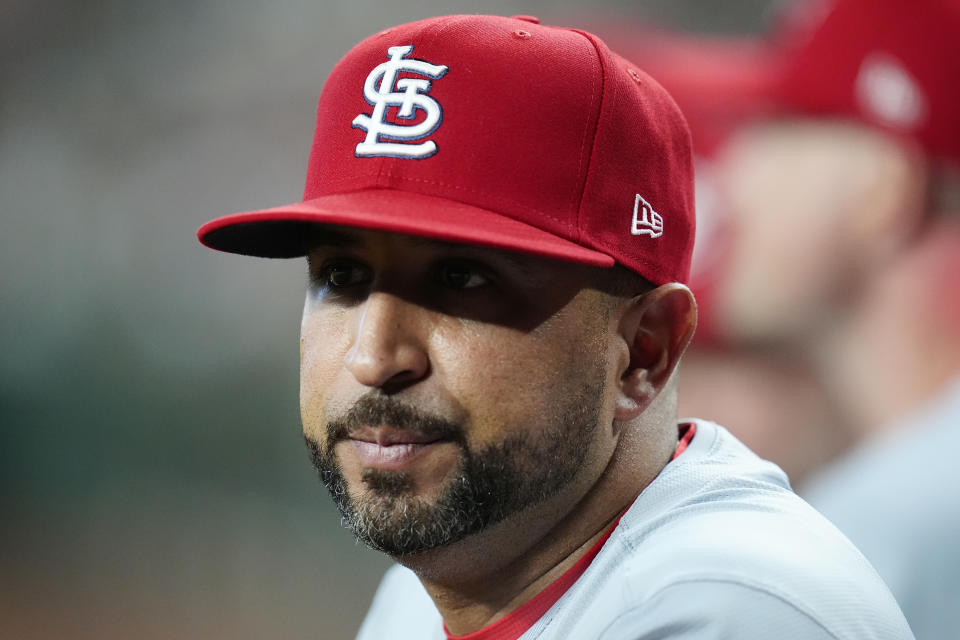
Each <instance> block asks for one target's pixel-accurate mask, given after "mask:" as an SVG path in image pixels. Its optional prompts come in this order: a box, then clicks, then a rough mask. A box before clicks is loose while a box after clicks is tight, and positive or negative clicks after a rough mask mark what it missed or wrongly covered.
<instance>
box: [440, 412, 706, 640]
mask: <svg viewBox="0 0 960 640" xmlns="http://www.w3.org/2000/svg"><path fill="white" fill-rule="evenodd" d="M696 432H697V426H696V425H695V424H693V423H687V424H682V425H680V431H679V442H678V443H677V448H676V449H675V450H674V452H673V457H672V458H670V460H671V461H673V460H676V459H677V457H678V456H679V455H680V454H681V453H683V452H684V451H686V449H687V446H689V444H690V441H691V440H693V436H694V435H695V434H696ZM624 513H625V512H624ZM620 516H621V517H622V516H623V514H620ZM618 524H620V518H617V521H616V522H614V523H613V525H612V526H611V527H610V528H609V529H607V532H606V533H604V534H603V537H602V538H600V539H599V540H598V541H597V543H596V544H595V545H593V547H591V548H590V551H588V552H587V554H586V555H585V556H583V557H582V558H580V559H579V560H577V562H576V564H574V565H573V566H572V567H570V568H569V569H567V571H566V572H565V573H564V574H563V575H562V576H560V577H559V578H557V579H556V580H555V581H554V582H553V583H551V584H550V586H548V587H547V588H546V589H544V590H543V591H541V592H540V593H538V594H537V595H535V596H534V597H533V598H532V599H530V600H528V601H527V602H525V603H524V604H523V605H521V606H520V607H519V608H518V609H516V610H514V611H512V612H511V613H509V614H508V615H506V616H505V617H503V618H500V619H499V620H497V621H496V622H494V623H492V624H489V625H487V626H486V627H484V628H482V629H480V630H479V631H474V632H473V633H468V634H467V635H464V636H454V635H451V634H450V632H449V631H448V630H447V625H443V632H444V633H445V634H446V636H447V640H517V638H519V637H520V636H522V635H523V634H524V633H526V632H527V630H529V629H530V627H532V626H533V625H534V623H535V622H536V621H537V620H539V619H540V618H541V616H543V614H545V613H546V612H547V610H549V609H550V607H552V606H553V605H554V604H556V602H557V600H559V599H560V598H561V597H562V596H563V594H564V593H566V592H567V589H569V588H570V587H572V586H573V583H574V582H576V581H577V578H579V577H580V576H582V575H583V572H584V571H586V570H587V567H589V566H590V563H591V562H593V559H594V558H596V557H597V554H598V553H600V549H602V548H603V545H604V543H606V541H607V539H608V538H610V534H612V533H613V530H614V529H616V528H617V525H618Z"/></svg>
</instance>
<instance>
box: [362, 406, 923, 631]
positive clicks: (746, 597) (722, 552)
mask: <svg viewBox="0 0 960 640" xmlns="http://www.w3.org/2000/svg"><path fill="white" fill-rule="evenodd" d="M695 422H696V425H697V431H696V435H695V436H694V438H693V441H692V442H691V443H690V446H689V447H688V448H687V450H686V451H685V452H684V453H683V454H682V455H680V456H679V457H678V458H676V459H675V460H674V461H672V462H670V463H669V464H668V465H667V466H666V467H665V468H664V470H663V471H662V472H661V473H660V475H659V476H658V477H657V478H656V480H654V481H653V482H652V483H651V484H650V485H649V486H648V487H647V488H646V489H645V490H644V491H643V493H641V494H640V496H639V497H638V498H637V499H636V501H635V502H634V503H633V505H632V506H631V507H630V509H629V510H628V511H627V512H626V513H625V514H624V516H623V517H622V518H621V520H620V523H619V524H618V525H617V527H616V529H615V530H614V531H613V533H612V535H611V536H610V538H609V539H608V540H607V542H606V543H605V544H604V545H603V548H602V549H601V550H600V553H599V554H598V555H597V557H596V558H595V559H594V561H593V562H592V563H591V564H590V566H589V567H588V568H587V570H586V571H585V572H584V573H583V575H581V576H580V578H579V579H578V580H577V581H576V582H575V583H574V585H573V586H572V587H571V588H570V589H569V590H568V591H567V592H566V593H565V594H564V595H563V596H562V597H561V598H560V599H559V600H558V601H557V602H556V604H554V605H553V607H551V608H550V610H549V611H547V613H546V614H544V615H543V616H542V617H541V618H540V619H539V620H538V621H537V622H536V623H535V624H534V625H533V627H532V628H530V629H529V630H528V631H527V632H526V633H525V634H524V635H523V636H522V639H523V640H534V639H539V640H548V639H561V638H565V639H571V638H575V639H577V640H592V639H594V638H596V639H599V640H640V639H650V640H653V639H658V640H659V639H663V638H704V639H706V638H730V639H735V638H748V639H752V638H776V639H777V640H790V639H794V638H796V639H797V640H801V639H802V640H811V639H817V638H834V639H854V638H856V639H857V640H862V639H866V638H889V639H891V640H892V639H902V638H912V637H913V636H912V634H911V633H910V629H909V627H908V626H907V623H906V621H905V620H904V618H903V615H902V614H901V613H900V609H899V608H898V606H897V603H896V602H895V601H894V599H893V596H891V595H890V592H889V591H888V590H887V588H886V586H885V585H884V584H883V582H882V581H881V580H880V578H879V577H878V576H877V574H876V572H874V570H873V568H872V567H871V566H870V564H869V563H868V562H867V561H866V560H865V559H864V557H863V556H862V555H861V554H860V553H859V552H858V551H857V550H856V549H855V548H854V547H853V545H852V544H851V543H850V542H849V541H848V540H847V539H846V538H845V537H844V536H843V535H842V534H841V533H840V532H839V531H837V529H836V528H834V526H833V525H831V524H830V523H829V522H828V521H827V520H826V519H825V518H823V517H822V516H821V515H820V514H818V513H817V512H816V511H814V510H813V509H812V508H811V507H810V506H809V505H807V504H806V503H805V502H804V501H803V500H801V499H800V498H798V497H797V496H796V495H795V494H794V493H793V492H792V491H791V490H790V488H789V484H788V482H787V478H786V476H785V475H784V474H783V472H782V471H781V470H780V469H779V468H778V467H777V466H776V465H774V464H772V463H770V462H766V461H764V460H761V459H760V458H758V457H757V456H756V455H754V454H753V453H752V452H750V451H749V450H748V449H747V448H746V447H745V446H744V445H742V444H741V443H740V442H739V441H738V440H736V439H735V438H734V437H733V436H731V435H730V434H729V433H728V432H727V431H726V430H725V429H724V428H723V427H720V426H718V425H715V424H713V423H710V422H705V421H695ZM382 638H390V639H391V640H431V639H435V640H442V639H443V638H444V633H443V630H442V622H441V619H440V615H439V613H438V612H437V610H436V609H435V608H434V606H433V603H432V602H431V600H430V598H429V597H428V596H427V594H426V592H425V591H424V590H423V587H422V586H421V585H420V583H419V581H418V580H417V578H416V576H415V575H413V573H411V572H410V571H409V570H407V569H404V568H402V567H394V568H392V569H391V570H390V571H388V573H387V575H386V576H385V577H384V580H383V583H382V584H381V586H380V588H379V590H378V591H377V594H376V596H375V598H374V601H373V604H372V606H371V609H370V612H369V613H368V615H367V618H366V620H365V621H364V623H363V626H362V627H361V629H360V634H359V636H358V640H375V639H377V640H379V639H382Z"/></svg>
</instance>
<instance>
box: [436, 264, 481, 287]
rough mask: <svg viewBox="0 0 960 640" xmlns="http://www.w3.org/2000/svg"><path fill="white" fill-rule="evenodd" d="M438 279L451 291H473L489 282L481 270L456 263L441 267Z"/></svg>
mask: <svg viewBox="0 0 960 640" xmlns="http://www.w3.org/2000/svg"><path fill="white" fill-rule="evenodd" d="M437 278H438V279H439V280H440V284H442V285H443V286H445V287H447V288H449V289H473V288H475V287H482V286H483V285H485V284H487V283H488V282H489V280H488V279H487V277H486V276H484V275H483V274H482V273H480V271H479V269H477V268H475V267H472V266H470V265H468V264H461V263H456V262H451V263H447V264H442V265H440V268H439V269H438V271H437Z"/></svg>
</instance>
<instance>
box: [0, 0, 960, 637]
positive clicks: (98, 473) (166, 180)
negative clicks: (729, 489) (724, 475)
mask: <svg viewBox="0 0 960 640" xmlns="http://www.w3.org/2000/svg"><path fill="white" fill-rule="evenodd" d="M836 5H837V9H836V10H831V9H830V7H831V6H832V2H821V1H820V0H810V1H805V0H797V1H796V2H793V3H789V2H782V1H778V0H729V1H720V0H712V1H710V2H704V1H698V0H636V1H633V2H627V1H617V0H601V1H595V2H586V1H583V2H576V1H573V0H566V1H563V2H556V1H554V2H547V1H545V0H529V1H526V2H506V1H494V2H487V3H484V4H483V5H478V4H476V3H474V4H471V3H467V2H462V1H457V2H445V3H442V4H441V3H438V2H435V1H434V0H405V1H403V2H397V3H375V2H371V1H370V0H354V1H352V2H342V3H327V2H309V1H308V0H280V1H275V2H269V3H268V2H263V1H256V0H234V1H231V2H228V1H227V0H207V1H203V2H187V1H185V0H171V1H169V2H166V3H155V2H143V1H139V0H136V1H130V0H128V1H126V2H120V1H119V0H104V1H102V2H97V3H81V2H77V1H75V0H74V1H68V0H46V1H39V2H26V1H25V0H0V60H2V62H3V64H2V65H0V216H2V218H0V220H2V224H3V227H2V233H0V309H2V313H0V348H2V357H0V637H3V638H17V639H21V638H22V639H36V638H98V639H104V640H106V639H111V638H129V637H136V638H145V639H152V638H158V639H159V638H220V637H224V638H226V637H230V638H238V639H242V638H263V637H276V638H320V639H337V638H351V637H353V635H354V633H355V631H356V629H357V627H358V625H359V623H360V620H361V619H362V616H363V614H364V612H365V611H366V608H367V606H368V604H369V601H370V598H371V596H372V594H373V591H374V589H375V587H376V584H377V582H378V580H379V578H380V575H381V574H382V572H383V571H384V569H385V568H386V567H387V566H388V561H387V560H386V559H385V558H384V557H382V556H380V555H379V554H377V553H374V552H371V551H369V550H367V549H365V548H364V547H362V546H359V545H357V544H356V543H355V542H354V540H353V539H352V538H351V537H350V536H349V535H348V534H346V533H345V532H344V531H343V530H342V529H341V528H340V526H339V517H338V515H337V513H336V511H335V509H334V507H333V506H332V504H331V503H330V502H329V500H328V498H327V496H326V491H325V490H324V489H323V488H322V486H321V485H320V483H319V482H318V481H317V479H316V477H315V474H314V472H313V470H312V468H311V467H310V464H309V461H308V457H307V455H306V452H305V449H304V446H303V439H302V436H301V434H300V425H299V416H298V408H297V347H298V329H299V319H300V311H301V304H302V299H303V289H304V285H305V267H304V264H303V263H302V261H300V260H292V261H284V260H277V261H271V260H253V259H246V258H240V257H237V256H234V255H227V254H220V253H216V252H213V251H210V250H208V249H205V248H204V247H202V246H201V245H200V244H199V243H198V242H197V241H196V239H195V235H194V234H195V230H196V228H197V227H198V226H199V225H200V224H202V223H204V222H206V221H207V220H210V219H212V218H214V217H217V216H220V215H223V214H226V213H232V212H235V211H244V210H251V209H256V208H261V207H267V206H272V205H277V204H282V203H287V202H292V201H295V200H296V199H297V198H299V197H300V195H301V191H302V186H303V178H304V175H305V169H306V160H307V154H308V151H309V147H310V143H311V140H312V134H313V126H314V114H315V106H316V99H317V96H318V95H319V91H320V88H321V86H322V83H323V81H324V79H325V77H326V75H327V74H328V72H329V71H330V69H331V68H332V66H333V65H334V64H335V62H336V61H337V60H338V59H339V57H340V56H341V55H342V54H343V53H345V52H346V51H347V50H348V49H349V48H350V47H351V46H352V45H353V44H355V43H356V42H358V41H359V40H361V39H363V38H364V37H366V36H367V35H369V34H372V33H374V32H377V31H379V30H381V29H383V28H385V27H387V26H390V25H393V24H397V23H401V22H408V21H412V20H416V19H420V18H424V17H427V16H431V15H438V14H444V13H458V12H465V13H473V12H481V11H482V12H485V13H499V14H504V15H513V14H534V15H537V16H539V17H540V18H541V19H542V20H543V21H544V22H545V23H550V24H560V25H569V26H580V27H585V28H589V29H591V30H593V31H595V32H597V33H599V34H601V35H602V36H604V37H605V39H606V40H607V41H608V42H609V43H610V44H611V46H612V48H614V49H615V50H617V51H619V52H621V53H623V54H625V55H626V56H627V57H628V58H631V59H633V60H634V61H635V62H637V63H638V64H640V66H642V67H644V68H646V69H647V70H648V71H649V72H650V73H651V75H653V76H654V77H655V78H658V79H659V80H660V81H661V82H662V83H663V84H664V85H665V86H666V87H667V89H668V90H670V91H671V92H672V93H673V94H674V96H675V97H676V98H677V100H678V102H679V104H680V106H681V108H682V109H683V110H684V111H685V113H687V115H688V118H689V119H690V123H691V128H692V131H693V136H694V144H695V147H696V152H697V157H698V160H697V172H698V178H697V181H698V183H697V201H698V217H699V222H698V224H699V228H698V250H697V256H696V258H695V270H694V281H693V286H694V289H695V292H696V293H697V296H698V299H699V300H700V304H701V311H702V315H701V328H700V331H699V334H698V336H697V338H696V341H695V344H694V346H693V348H692V350H691V352H690V354H689V355H688V356H687V358H686V360H685V362H684V369H683V371H684V373H683V376H682V378H681V402H682V406H681V409H682V411H683V412H684V413H685V414H696V415H700V416H703V417H706V418H712V419H716V420H717V421H719V422H721V423H724V424H726V425H727V426H728V427H729V428H730V429H731V430H732V431H733V432H734V433H735V434H736V435H738V436H739V437H741V438H742V439H743V440H744V441H745V442H747V444H749V445H750V446H751V447H752V448H754V449H755V450H756V451H757V452H758V453H760V454H761V455H763V456H765V457H768V458H770V459H772V460H774V461H775V462H777V463H778V464H780V465H781V466H782V467H783V468H784V469H785V470H786V471H787V472H788V473H789V475H790V477H791V480H792V482H793V483H794V486H796V487H797V488H798V490H799V491H800V492H801V493H802V494H803V495H805V496H807V497H808V498H810V499H811V501H812V502H813V503H814V505H815V506H817V507H818V508H820V509H822V510H823V511H824V513H826V514H827V515H828V516H830V517H831V518H833V519H835V521H837V523H838V524H840V525H841V527H842V528H843V529H844V531H845V532H847V533H848V535H850V537H851V538H852V539H854V540H855V542H857V544H858V545H860V546H861V548H862V549H863V550H864V551H865V552H866V553H867V555H868V557H869V558H870V559H871V561H873V562H874V564H875V565H876V566H877V567H878V569H880V570H881V574H882V575H883V577H884V578H885V579H886V580H887V581H888V583H889V584H891V587H892V588H893V590H894V593H895V595H897V597H898V599H899V600H900V602H901V605H903V606H904V609H905V610H908V619H910V622H911V624H912V625H914V630H915V631H916V632H917V637H918V638H936V637H951V636H950V635H942V633H939V634H938V632H937V631H928V630H926V629H925V630H924V631H923V632H921V629H922V628H924V627H923V625H924V624H925V622H924V621H925V620H931V619H937V620H946V617H945V615H944V612H947V611H951V612H960V587H958V585H957V578H958V576H960V558H955V557H953V554H951V553H949V552H948V551H949V550H950V549H957V545H956V539H958V537H960V513H958V507H957V505H960V482H957V480H960V478H958V477H957V475H958V474H957V472H956V470H955V469H954V468H953V466H952V464H951V461H950V459H949V457H947V456H940V455H937V452H938V451H940V452H942V451H947V450H952V449H955V448H956V447H960V435H958V429H960V407H958V406H957V405H958V402H957V399H958V398H960V384H958V380H960V337H958V333H960V332H958V330H957V328H958V327H960V295H958V293H957V291H958V290H960V287H958V286H957V282H958V279H960V257H958V256H960V228H958V218H960V216H957V215H956V214H957V213H958V212H960V204H958V203H960V199H958V197H957V194H958V193H960V189H958V188H957V185H958V184H960V182H958V180H957V172H956V163H957V161H958V158H960V132H958V129H957V125H956V123H955V121H956V117H955V116H956V113H958V112H960V97H958V89H957V86H956V85H957V83H956V82H955V79H956V78H958V77H960V66H958V65H960V53H958V52H957V51H956V47H957V43H960V27H958V24H960V23H958V21H957V16H958V15H960V10H958V3H957V1H956V0H922V1H917V2H914V1H913V0H910V1H908V0H882V1H880V2H875V1H874V0H838V2H837V3H836ZM796 7H800V10H795V8H796ZM828 14H829V16H828ZM824 16H828V17H826V18H825V17H824ZM811 33H812V34H813V35H811ZM918 34H919V35H918ZM785 87H787V89H785ZM917 425H922V426H925V427H929V426H930V425H933V426H934V427H937V430H931V429H930V428H927V429H921V428H920V427H919V426H917ZM918 434H919V437H914V436H917V435H918ZM891 451H892V452H894V453H891ZM878 469H879V470H880V471H879V472H878ZM890 469H896V473H890ZM878 473H879V475H878ZM878 478H879V480H878ZM841 488H842V489H841ZM845 491H846V493H845ZM871 509H873V511H871ZM883 509H887V510H888V511H886V512H884V511H883ZM891 511H892V512H893V513H891ZM861 516H862V518H861ZM858 518H860V519H859V520H858ZM877 523H881V524H877ZM894 524H897V525H899V526H893V525H894ZM881 530H882V531H884V532H885V533H886V534H889V535H887V538H890V539H891V540H889V541H888V540H882V542H883V544H877V545H876V546H875V547H874V548H871V544H872V543H873V542H876V541H880V540H881V538H882V536H879V534H878V533H877V532H878V531H881ZM864 531H867V532H868V533H867V534H866V535H864V533H863V532H864ZM930 550H933V552H935V553H936V555H935V557H933V556H931V555H930V553H931V551H930ZM924 554H926V555H924ZM954 554H955V552H954ZM931 557H933V559H931ZM918 567H921V568H923V569H924V571H927V573H925V574H921V573H919V572H918V570H917V568H918ZM904 585H906V586H904ZM951 624H952V623H951ZM948 628H951V629H956V626H953V627H948ZM948 633H949V632H948Z"/></svg>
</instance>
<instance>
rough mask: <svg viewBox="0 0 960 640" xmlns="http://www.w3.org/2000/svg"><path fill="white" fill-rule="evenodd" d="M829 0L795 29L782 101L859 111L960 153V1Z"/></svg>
mask: <svg viewBox="0 0 960 640" xmlns="http://www.w3.org/2000/svg"><path fill="white" fill-rule="evenodd" d="M815 4H816V3H815ZM824 6H825V7H826V9H827V10H825V11H824V10H822V9H821V10H820V11H819V12H815V14H814V15H813V16H808V17H806V24H802V25H801V26H800V27H799V28H796V29H795V30H794V33H793V34H791V35H792V37H793V39H794V43H793V51H792V52H791V53H790V54H789V56H788V58H789V60H788V62H787V64H786V68H785V70H784V72H783V74H782V76H781V78H780V82H779V85H780V86H779V87H778V93H779V99H780V101H781V102H782V103H783V104H784V105H785V106H787V107H788V108H793V109H794V110H799V111H802V112H807V113H811V114H820V115H841V116H847V117H852V118H855V119H857V120H861V121H863V122H866V123H868V124H870V125H873V126H877V127H880V128H883V129H886V130H888V131H891V132H893V133H896V134H902V135H906V136H909V137H911V138H914V139H916V140H918V141H919V142H920V143H921V144H922V145H923V146H924V147H926V148H927V149H928V150H929V151H931V152H933V153H934V154H939V155H945V156H949V157H952V158H954V159H955V160H960V118H958V117H957V114H960V83H958V81H957V80H958V78H960V2H958V0H883V1H881V2H878V1H877V0H835V1H834V2H832V3H829V4H826V5H824Z"/></svg>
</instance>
